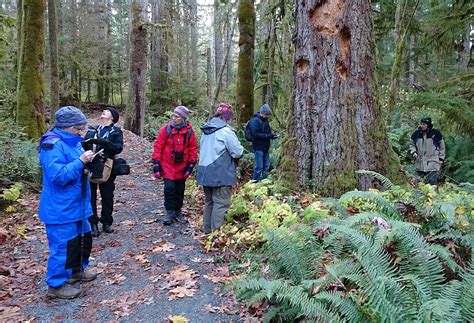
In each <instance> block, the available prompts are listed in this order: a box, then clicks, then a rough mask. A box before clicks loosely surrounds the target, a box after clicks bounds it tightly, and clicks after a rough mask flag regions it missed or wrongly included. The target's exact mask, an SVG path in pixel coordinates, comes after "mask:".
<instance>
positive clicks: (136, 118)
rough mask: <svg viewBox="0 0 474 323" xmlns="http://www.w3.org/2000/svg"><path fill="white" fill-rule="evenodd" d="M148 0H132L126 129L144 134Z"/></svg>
mask: <svg viewBox="0 0 474 323" xmlns="http://www.w3.org/2000/svg"><path fill="white" fill-rule="evenodd" d="M146 7H147V1H146V0H132V2H131V10H130V12H131V23H132V27H131V32H130V84H129V104H128V106H127V109H126V114H125V123H124V126H125V129H128V130H130V131H132V132H133V133H135V134H137V135H140V136H143V126H144V121H145V77H146V72H147V37H146V36H147V31H146V29H145V25H144V23H145V21H146Z"/></svg>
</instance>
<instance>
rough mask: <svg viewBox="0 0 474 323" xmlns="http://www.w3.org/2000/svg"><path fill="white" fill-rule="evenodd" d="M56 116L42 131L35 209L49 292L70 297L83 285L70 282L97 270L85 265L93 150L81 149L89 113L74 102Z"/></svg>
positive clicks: (86, 278) (89, 239)
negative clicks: (44, 239)
mask: <svg viewBox="0 0 474 323" xmlns="http://www.w3.org/2000/svg"><path fill="white" fill-rule="evenodd" d="M55 117H56V123H55V126H54V128H53V129H51V130H50V131H48V132H46V133H45V134H44V135H43V136H42V137H41V140H40V144H39V148H38V150H39V159H40V164H41V168H42V170H43V189H42V190H41V197H40V202H39V211H38V214H39V218H40V220H41V221H42V222H44V224H45V226H46V236H47V238H48V244H49V259H48V270H47V273H46V283H47V285H48V292H47V295H48V296H49V297H51V298H65V299H70V298H76V297H78V296H79V294H80V293H81V289H80V288H76V287H74V286H73V285H70V284H68V283H73V282H76V281H91V280H94V279H95V278H96V276H97V274H96V273H94V272H93V271H91V270H86V267H87V265H88V264H89V255H90V252H91V249H92V237H91V233H90V228H89V223H88V221H87V217H88V216H90V215H91V214H92V210H91V205H90V189H89V185H88V183H87V182H88V180H87V175H86V173H85V171H84V167H85V166H84V165H85V164H86V163H88V162H90V161H91V160H92V158H93V157H92V155H93V152H92V151H90V150H89V151H84V149H83V148H82V146H81V144H80V142H81V141H82V140H83V138H82V136H83V134H84V133H85V131H86V123H87V119H86V117H85V116H84V114H83V113H82V112H81V111H80V110H79V109H78V108H76V107H72V106H67V107H62V108H61V109H59V110H58V111H57V112H56V114H55Z"/></svg>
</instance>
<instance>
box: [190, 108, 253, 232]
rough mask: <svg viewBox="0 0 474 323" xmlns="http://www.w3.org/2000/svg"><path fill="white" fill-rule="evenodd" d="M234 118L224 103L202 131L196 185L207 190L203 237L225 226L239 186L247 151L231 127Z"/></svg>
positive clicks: (205, 191) (230, 109) (205, 192)
mask: <svg viewBox="0 0 474 323" xmlns="http://www.w3.org/2000/svg"><path fill="white" fill-rule="evenodd" d="M233 116H234V114H233V112H232V106H231V105H230V104H229V103H221V104H219V107H218V108H217V111H216V114H215V115H214V117H213V118H212V119H211V120H210V121H209V122H207V123H206V124H204V125H203V126H202V127H201V130H202V133H203V135H202V137H201V142H200V151H199V166H198V170H197V183H198V185H202V186H204V194H205V209H204V221H203V222H204V233H206V234H209V233H211V232H212V231H214V230H217V229H219V228H220V227H221V226H222V224H223V223H224V218H225V214H226V213H227V211H228V210H229V207H230V201H231V197H232V185H235V184H236V183H237V175H236V171H237V160H238V159H239V158H240V157H242V154H243V152H244V148H243V147H242V145H241V144H240V141H239V139H238V138H237V136H236V134H235V131H234V130H233V129H232V128H231V127H230V126H229V123H230V122H231V121H232V118H233Z"/></svg>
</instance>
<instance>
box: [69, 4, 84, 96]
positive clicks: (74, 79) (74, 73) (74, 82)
mask: <svg viewBox="0 0 474 323" xmlns="http://www.w3.org/2000/svg"><path fill="white" fill-rule="evenodd" d="M69 10H70V12H76V11H77V3H76V0H70V8H69ZM69 19H70V21H69V33H70V37H71V43H72V44H77V38H78V29H77V25H78V23H77V16H76V15H74V14H72V15H71V16H70V17H69ZM73 46H74V45H73ZM73 50H74V48H73ZM70 71H71V86H70V90H71V93H72V97H71V99H72V101H73V102H74V104H75V105H79V104H80V102H81V99H80V96H79V84H78V79H79V72H78V67H77V64H76V63H75V62H71V66H70Z"/></svg>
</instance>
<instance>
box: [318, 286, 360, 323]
mask: <svg viewBox="0 0 474 323" xmlns="http://www.w3.org/2000/svg"><path fill="white" fill-rule="evenodd" d="M313 299H315V300H317V301H320V302H323V303H327V304H329V305H330V306H331V307H332V308H334V309H335V310H337V311H338V312H339V313H341V314H342V316H343V317H344V319H345V321H348V322H366V321H369V318H368V317H367V316H366V315H365V314H364V312H362V310H361V309H360V308H359V307H358V306H357V304H355V303H354V301H352V300H351V299H350V298H348V297H347V296H342V295H341V293H339V292H326V291H323V292H320V293H317V294H316V295H315V296H314V297H313Z"/></svg>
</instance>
